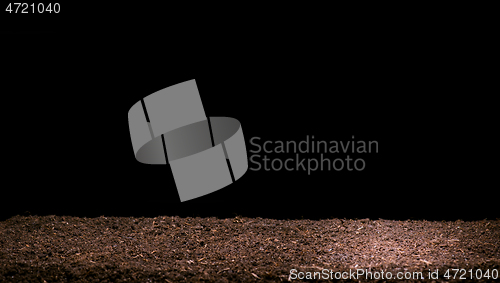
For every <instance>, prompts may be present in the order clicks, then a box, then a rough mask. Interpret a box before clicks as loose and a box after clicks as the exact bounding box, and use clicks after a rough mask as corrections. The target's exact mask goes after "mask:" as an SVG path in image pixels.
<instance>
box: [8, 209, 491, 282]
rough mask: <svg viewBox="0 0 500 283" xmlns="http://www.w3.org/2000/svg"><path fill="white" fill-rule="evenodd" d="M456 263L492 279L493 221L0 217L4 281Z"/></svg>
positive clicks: (237, 278)
mask: <svg viewBox="0 0 500 283" xmlns="http://www.w3.org/2000/svg"><path fill="white" fill-rule="evenodd" d="M452 268H458V269H464V271H459V272H458V273H457V274H456V275H455V280H452V279H453V275H454V274H455V271H452V270H450V273H449V275H450V277H449V278H448V279H450V280H449V281H456V282H466V281H467V280H461V279H459V277H460V276H461V275H463V274H464V273H465V274H466V275H465V276H466V278H467V279H470V277H471V276H472V277H473V278H474V279H477V278H478V277H479V275H480V274H479V272H478V271H477V270H478V269H481V273H482V274H484V275H485V276H486V271H487V270H488V276H489V277H490V279H487V278H486V277H482V278H481V281H491V280H493V277H492V276H495V274H496V276H498V272H499V271H500V220H499V219H497V220H481V221H461V220H457V221H425V220H408V221H395V220H384V219H378V220H373V219H361V220H357V219H327V220H286V221H285V220H273V219H262V218H245V217H235V218H227V219H218V218H213V217H212V218H189V217H188V218H180V217H172V216H160V217H155V218H133V217H97V218H80V217H69V216H15V217H12V218H10V219H7V220H6V221H2V222H0V282H94V281H99V282H280V281H284V282H286V281H288V280H291V281H292V282H293V281H297V282H300V281H301V280H299V279H296V278H297V277H299V276H300V277H301V276H302V275H303V276H307V275H308V274H309V275H310V276H316V279H312V280H306V279H304V280H302V281H306V282H315V281H322V282H323V281H328V280H323V279H325V277H320V275H321V276H327V274H328V276H331V277H329V278H335V276H341V277H344V278H347V279H346V280H341V281H356V282H357V281H358V280H361V281H364V280H366V279H367V278H368V279H370V277H365V276H367V274H364V275H359V276H358V277H357V278H354V277H352V274H350V273H349V272H351V273H353V274H355V273H357V272H358V269H362V270H364V272H372V275H371V276H372V277H371V278H372V279H373V280H374V279H375V278H376V276H377V274H378V275H379V277H378V278H379V279H380V281H386V280H385V279H387V276H388V272H390V273H391V275H392V281H398V282H400V281H401V280H395V279H397V278H396V276H397V275H398V272H401V273H400V274H401V276H410V274H413V273H412V272H422V276H423V277H424V280H423V281H432V280H430V279H429V276H430V274H429V270H430V271H431V273H432V272H435V273H434V274H433V275H432V276H433V278H431V279H436V277H435V276H436V275H437V276H438V277H437V280H435V281H437V282H440V281H443V280H446V278H445V277H444V276H445V275H446V274H445V272H446V271H447V270H448V269H452ZM325 269H326V271H325ZM291 270H295V271H291ZM469 270H472V271H469ZM495 270H496V271H495ZM436 271H437V272H436ZM299 272H301V273H299ZM308 272H309V273H308ZM314 272H316V274H315V273H314ZM382 272H384V273H382ZM407 272H410V273H407ZM495 272H496V273H495ZM382 274H383V275H382ZM403 274H404V275H403ZM349 276H351V277H349ZM380 276H386V277H384V279H382V278H381V277H380ZM416 276H417V277H418V276H419V275H418V274H417V275H416ZM476 276H478V277H476ZM313 278H314V277H313ZM370 281H371V280H370ZM388 281H391V280H388ZM412 281H422V279H421V278H419V279H418V280H412ZM495 281H497V282H498V281H500V278H498V279H497V280H495Z"/></svg>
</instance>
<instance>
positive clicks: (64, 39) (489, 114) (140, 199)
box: [0, 4, 499, 219]
mask: <svg viewBox="0 0 500 283" xmlns="http://www.w3.org/2000/svg"><path fill="white" fill-rule="evenodd" d="M66 5H73V4H64V5H62V7H61V13H60V14H57V15H54V14H51V15H47V14H43V15H29V14H28V15H9V17H3V19H4V20H6V21H7V23H8V24H7V25H3V26H2V34H1V36H2V42H5V43H7V44H3V47H2V50H3V61H2V69H3V70H4V71H5V72H3V73H4V75H2V77H3V80H2V82H3V83H2V88H3V91H2V93H3V97H4V99H5V100H4V104H3V105H4V111H3V113H4V115H3V116H4V127H5V131H6V132H5V135H4V140H6V141H7V145H6V146H5V147H4V154H5V156H7V159H6V161H5V162H6V163H7V164H8V166H6V168H7V169H4V171H5V172H6V173H5V174H4V175H5V177H4V178H6V181H5V185H4V186H2V194H3V195H4V197H1V198H0V201H1V202H2V217H3V218H5V217H9V216H11V215H15V214H18V213H27V212H26V211H29V213H32V214H72V215H81V216H98V215H102V214H106V215H136V216H137V215H145V216H154V215H160V214H173V215H187V216H196V215H199V216H210V215H214V216H221V217H222V216H234V215H236V214H242V215H248V216H261V217H274V218H300V217H305V218H307V217H310V218H321V217H353V218H356V217H357V218H366V217H371V218H379V217H382V218H390V219H401V218H403V219H405V218H426V219H431V218H432V219H449V218H451V219H458V218H461V219H469V218H474V219H476V218H479V219H482V218H487V217H489V218H495V217H498V216H499V215H498V212H497V209H495V208H496V207H498V201H497V200H498V198H496V197H495V193H496V190H497V189H496V188H497V187H498V181H496V180H494V176H495V175H496V174H495V173H496V169H497V168H498V166H497V165H496V163H497V162H496V158H495V157H494V156H497V154H496V153H497V149H496V148H498V146H496V145H495V146H492V145H491V144H492V142H493V140H494V138H493V136H494V127H493V125H494V124H493V121H495V120H494V113H495V111H492V110H490V109H491V107H492V106H493V103H492V102H491V101H490V100H489V98H488V97H483V95H484V94H488V93H490V94H491V93H493V92H492V89H494V81H495V80H496V79H494V77H493V74H492V72H491V71H489V68H488V66H491V62H492V61H495V60H497V59H498V58H495V57H493V56H492V55H491V54H493V53H491V52H490V51H489V50H488V49H487V48H483V47H484V46H489V45H488V44H486V43H484V44H483V45H481V44H479V46H483V47H481V48H480V49H481V52H476V50H477V49H473V48H477V46H478V44H475V45H473V46H465V45H464V44H461V45H459V46H458V45H456V44H455V42H456V41H454V39H453V37H451V36H449V35H448V36H447V37H446V38H441V39H440V40H439V41H438V38H439V37H437V36H433V35H430V34H428V35H422V34H421V33H419V40H416V39H415V37H414V36H412V35H415V36H417V35H416V33H412V32H407V33H404V34H402V33H401V31H398V30H393V31H392V32H391V31H387V32H386V34H385V35H382V34H381V33H380V32H379V31H376V30H369V29H368V27H361V28H360V27H354V26H352V27H351V29H352V31H353V32H346V30H345V29H341V30H338V31H337V32H334V31H333V30H332V29H331V28H329V27H327V26H323V27H318V26H314V25H313V26H311V27H310V28H305V29H300V30H297V29H295V28H291V29H287V28H286V26H282V27H281V28H276V29H269V26H266V25H262V26H261V25H256V24H249V23H248V22H245V21H243V22H244V23H242V24H241V26H240V25H230V24H229V23H224V21H223V20H222V19H220V18H219V19H218V20H213V21H208V22H207V21H203V20H201V19H199V21H198V22H197V21H195V20H194V19H195V18H196V17H194V16H191V17H187V16H186V17H184V18H183V17H180V18H182V19H183V20H180V19H178V18H173V17H171V16H168V15H171V12H169V13H166V14H162V13H161V12H159V11H158V10H159V9H160V7H156V9H152V10H156V11H149V12H148V11H142V12H140V11H139V12H138V11H136V10H134V9H132V7H121V8H117V9H116V10H113V9H112V7H101V8H100V9H90V7H88V6H85V7H83V8H81V7H78V6H77V5H73V6H66ZM168 8H170V7H161V9H164V11H171V9H170V10H169V9H168ZM139 10H140V9H139ZM20 16H26V17H25V18H20ZM44 16H46V17H44ZM232 19H233V20H234V18H232ZM230 26H232V27H230ZM5 29H7V30H5ZM354 31H359V32H360V33H358V34H359V35H360V36H358V37H355V36H353V34H354ZM326 38H328V40H326ZM457 40H458V39H457ZM490 55H491V56H490ZM486 58H487V59H488V60H486ZM190 79H196V82H197V85H198V89H199V92H200V95H201V98H202V101H203V105H204V108H205V112H206V114H207V116H227V117H234V118H236V119H238V120H239V121H240V122H241V125H242V129H243V133H244V136H245V139H246V142H247V149H248V148H249V140H250V138H252V137H255V136H258V137H261V138H262V140H273V141H274V140H283V141H286V140H295V141H297V142H298V141H301V140H303V139H304V138H305V136H306V135H309V136H312V135H314V136H315V138H316V139H322V140H327V141H330V140H337V141H340V140H344V141H348V140H352V136H353V135H354V136H355V137H356V139H360V140H367V141H368V140H376V141H378V144H379V152H378V153H376V154H366V155H363V156H362V158H363V159H364V160H365V162H366V168H365V169H364V170H362V171H346V170H343V171H339V172H335V171H323V172H319V171H318V172H313V173H312V174H310V175H308V174H307V172H302V171H294V172H289V171H280V172H274V171H265V170H261V171H248V172H247V173H246V174H245V175H244V176H243V177H242V178H241V179H240V180H238V181H237V182H236V183H234V184H232V185H230V186H228V187H226V188H224V189H221V190H219V191H217V192H215V193H212V194H210V195H207V196H205V197H202V198H199V199H196V200H192V201H189V202H186V203H180V202H179V199H178V196H177V192H176V189H175V183H174V181H173V177H172V173H171V171H170V169H169V168H168V166H151V165H144V164H140V163H138V162H137V161H136V160H135V158H134V155H133V151H132V146H131V142H130V136H129V132H128V122H127V112H128V110H129V108H130V107H131V106H132V105H133V104H134V103H136V102H137V101H139V100H140V99H141V98H143V97H145V96H147V95H149V94H151V93H153V92H155V91H158V90H160V89H163V88H165V87H168V86H171V85H174V84H177V83H180V82H183V81H186V80H190ZM496 120H498V119H496ZM249 155H250V154H249ZM275 157H276V156H275ZM304 157H305V158H309V157H314V156H313V155H305V156H304ZM344 157H345V156H344ZM280 158H281V156H280ZM353 158H354V157H353ZM7 180H9V181H7Z"/></svg>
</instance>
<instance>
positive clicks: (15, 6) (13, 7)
mask: <svg viewBox="0 0 500 283" xmlns="http://www.w3.org/2000/svg"><path fill="white" fill-rule="evenodd" d="M5 11H6V12H9V13H10V14H12V13H14V14H52V13H54V14H59V13H60V12H61V5H60V4H59V3H48V4H44V3H9V5H7V8H6V9H5Z"/></svg>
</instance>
